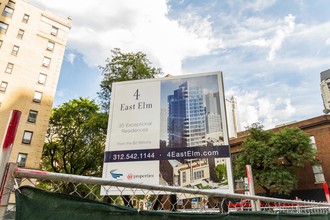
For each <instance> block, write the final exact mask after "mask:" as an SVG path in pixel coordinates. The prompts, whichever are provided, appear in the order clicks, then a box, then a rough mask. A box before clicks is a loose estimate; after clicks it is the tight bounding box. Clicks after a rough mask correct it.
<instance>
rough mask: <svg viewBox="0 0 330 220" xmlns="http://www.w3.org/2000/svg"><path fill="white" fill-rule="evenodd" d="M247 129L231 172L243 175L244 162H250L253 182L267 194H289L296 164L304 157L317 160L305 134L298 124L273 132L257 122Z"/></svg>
mask: <svg viewBox="0 0 330 220" xmlns="http://www.w3.org/2000/svg"><path fill="white" fill-rule="evenodd" d="M248 131H249V136H248V137H247V138H246V139H245V140H244V141H243V144H242V148H241V152H240V153H239V155H238V157H237V160H236V161H235V173H236V174H235V176H236V177H243V176H245V175H246V173H245V172H246V171H245V165H251V168H252V172H253V176H254V179H255V182H256V184H258V185H259V186H261V187H262V188H263V189H264V190H265V192H266V195H267V196H270V195H271V193H273V192H277V193H279V194H289V193H290V192H291V191H292V190H293V189H295V187H296V184H297V175H296V170H297V168H299V167H304V165H305V163H306V162H308V161H309V162H312V163H316V162H317V161H316V159H315V154H316V151H315V150H314V149H313V147H312V144H311V141H310V138H309V135H308V134H306V133H305V132H303V131H302V130H301V129H299V128H283V129H281V130H280V131H278V132H273V131H269V130H263V127H262V126H261V125H260V124H258V123H257V124H253V125H252V126H251V127H249V129H248Z"/></svg>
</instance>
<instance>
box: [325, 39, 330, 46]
mask: <svg viewBox="0 0 330 220" xmlns="http://www.w3.org/2000/svg"><path fill="white" fill-rule="evenodd" d="M325 45H326V46H330V37H329V38H328V39H327V40H326V41H325Z"/></svg>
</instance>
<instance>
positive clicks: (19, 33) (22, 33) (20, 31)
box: [17, 29, 24, 39]
mask: <svg viewBox="0 0 330 220" xmlns="http://www.w3.org/2000/svg"><path fill="white" fill-rule="evenodd" d="M23 36H24V30H22V29H19V30H18V33H17V38H18V39H23Z"/></svg>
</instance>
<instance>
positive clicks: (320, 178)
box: [312, 165, 325, 183]
mask: <svg viewBox="0 0 330 220" xmlns="http://www.w3.org/2000/svg"><path fill="white" fill-rule="evenodd" d="M312 169H313V174H314V178H315V183H324V182H325V178H324V174H323V169H322V166H321V165H313V166H312Z"/></svg>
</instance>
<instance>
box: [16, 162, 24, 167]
mask: <svg viewBox="0 0 330 220" xmlns="http://www.w3.org/2000/svg"><path fill="white" fill-rule="evenodd" d="M17 166H18V167H25V162H17Z"/></svg>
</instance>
